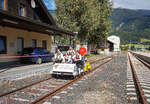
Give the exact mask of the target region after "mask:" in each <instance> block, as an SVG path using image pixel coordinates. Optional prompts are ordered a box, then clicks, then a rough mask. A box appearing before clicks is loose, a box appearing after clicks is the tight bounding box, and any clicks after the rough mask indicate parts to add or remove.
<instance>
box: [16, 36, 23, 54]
mask: <svg viewBox="0 0 150 104" xmlns="http://www.w3.org/2000/svg"><path fill="white" fill-rule="evenodd" d="M18 39H22V50H23V48H24V38H22V37H18V38H17V40H18ZM17 42H18V41H17ZM17 53H21V52H19V51H18V43H17Z"/></svg>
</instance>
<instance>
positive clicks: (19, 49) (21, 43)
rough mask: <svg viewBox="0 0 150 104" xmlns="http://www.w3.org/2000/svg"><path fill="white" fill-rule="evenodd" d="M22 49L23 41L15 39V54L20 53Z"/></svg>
mask: <svg viewBox="0 0 150 104" xmlns="http://www.w3.org/2000/svg"><path fill="white" fill-rule="evenodd" d="M23 47H24V39H23V38H17V52H18V53H21V52H22V50H23Z"/></svg>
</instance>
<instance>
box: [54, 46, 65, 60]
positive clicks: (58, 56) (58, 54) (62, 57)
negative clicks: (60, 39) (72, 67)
mask: <svg viewBox="0 0 150 104" xmlns="http://www.w3.org/2000/svg"><path fill="white" fill-rule="evenodd" d="M54 62H55V63H62V62H64V56H63V54H62V53H61V52H60V49H57V51H56V54H55V56H54Z"/></svg>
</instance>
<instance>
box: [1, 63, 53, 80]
mask: <svg viewBox="0 0 150 104" xmlns="http://www.w3.org/2000/svg"><path fill="white" fill-rule="evenodd" d="M51 69H52V62H49V63H42V64H28V65H27V64H26V65H20V66H17V67H9V68H3V69H1V70H0V82H3V81H7V80H17V79H23V78H26V77H31V76H35V75H40V74H47V73H49V72H50V70H51Z"/></svg>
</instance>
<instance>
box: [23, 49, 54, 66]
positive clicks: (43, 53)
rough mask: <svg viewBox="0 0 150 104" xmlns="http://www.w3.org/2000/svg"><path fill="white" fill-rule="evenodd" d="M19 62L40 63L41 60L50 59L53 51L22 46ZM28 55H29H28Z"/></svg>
mask: <svg viewBox="0 0 150 104" xmlns="http://www.w3.org/2000/svg"><path fill="white" fill-rule="evenodd" d="M22 56H27V57H22V58H21V62H22V63H24V62H34V63H37V64H41V63H42V62H48V61H52V57H54V53H52V52H49V51H48V50H47V49H44V48H24V49H23V51H22ZM28 56H29V57H28Z"/></svg>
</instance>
